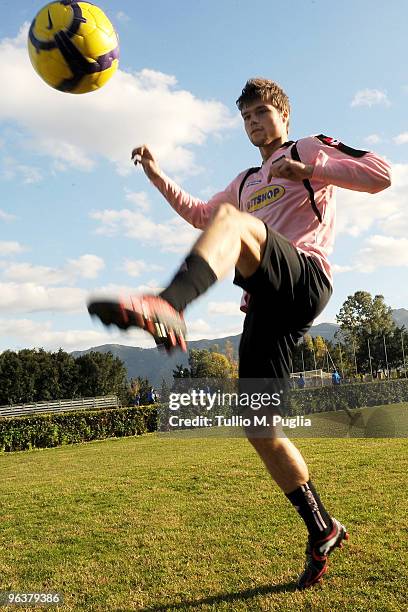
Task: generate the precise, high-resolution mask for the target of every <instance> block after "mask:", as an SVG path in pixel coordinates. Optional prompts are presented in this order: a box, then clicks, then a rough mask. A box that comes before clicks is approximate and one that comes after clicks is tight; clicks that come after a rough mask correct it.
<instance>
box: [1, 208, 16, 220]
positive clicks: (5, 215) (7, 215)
mask: <svg viewBox="0 0 408 612" xmlns="http://www.w3.org/2000/svg"><path fill="white" fill-rule="evenodd" d="M15 219H17V217H16V215H10V213H7V212H6V211H5V210H1V208H0V221H14V220H15Z"/></svg>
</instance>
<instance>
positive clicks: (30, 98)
mask: <svg viewBox="0 0 408 612" xmlns="http://www.w3.org/2000/svg"><path fill="white" fill-rule="evenodd" d="M27 30H28V24H25V25H24V27H23V28H22V29H21V30H20V32H19V34H18V36H17V37H16V38H15V39H3V40H2V41H1V42H0V53H1V57H2V61H1V64H0V82H1V83H3V84H6V85H5V86H4V87H3V89H2V95H1V102H0V121H8V120H10V121H14V122H17V123H18V124H19V125H20V126H22V127H23V128H25V129H26V130H27V131H28V132H29V134H30V135H31V147H32V149H33V150H34V151H35V152H36V153H37V154H39V155H41V154H45V155H47V156H48V157H51V158H53V159H54V160H55V161H56V162H58V163H57V166H56V168H59V169H62V168H63V167H64V163H66V164H68V165H70V166H72V167H76V168H78V169H80V170H90V169H92V167H93V165H94V164H95V163H96V162H95V160H96V159H97V158H98V157H102V158H105V159H108V160H110V161H111V162H112V163H114V164H115V165H116V167H117V168H118V170H119V171H120V172H121V173H126V172H130V171H131V168H132V166H131V162H130V152H131V150H132V148H133V147H135V146H136V145H138V144H141V143H143V142H148V143H149V145H150V146H151V147H152V150H153V151H154V152H155V154H156V155H157V158H158V159H159V161H160V163H162V164H163V166H164V167H165V168H166V169H167V170H168V171H170V172H184V173H188V172H194V171H196V170H197V167H196V162H195V157H194V154H193V153H192V152H191V150H189V148H188V147H190V146H191V145H201V144H203V143H204V142H205V140H206V139H207V137H208V136H209V135H211V134H217V133H219V132H222V131H224V130H228V129H232V128H234V127H235V126H236V116H233V115H231V113H230V112H229V110H228V109H227V108H226V106H224V105H223V104H221V103H220V102H217V101H214V100H201V99H199V98H197V97H195V96H194V95H193V94H192V93H190V92H189V91H186V90H183V89H181V88H178V87H177V81H176V78H175V77H174V76H172V75H167V74H163V73H161V72H157V71H153V70H148V69H144V70H141V71H140V72H138V73H134V74H132V73H129V72H125V71H124V70H118V72H117V73H116V74H115V76H114V77H113V78H112V79H111V81H110V82H109V83H108V84H107V85H106V86H105V87H103V88H102V89H100V90H99V91H97V92H93V93H90V94H85V95H79V96H72V95H68V94H65V93H61V92H58V91H56V90H53V89H52V88H50V87H48V86H47V85H46V84H44V83H43V82H42V81H41V79H40V78H39V77H38V75H36V74H35V72H34V70H33V68H32V66H31V64H30V61H29V57H28V53H27V49H26V37H27ZM107 134H108V135H109V137H107V136H106V135H107ZM28 146H29V144H28Z"/></svg>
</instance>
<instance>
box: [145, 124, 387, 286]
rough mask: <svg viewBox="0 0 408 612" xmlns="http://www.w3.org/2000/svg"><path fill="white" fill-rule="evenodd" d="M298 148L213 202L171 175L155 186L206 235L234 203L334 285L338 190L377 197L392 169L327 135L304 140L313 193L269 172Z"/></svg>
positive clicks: (283, 150) (285, 149)
mask: <svg viewBox="0 0 408 612" xmlns="http://www.w3.org/2000/svg"><path fill="white" fill-rule="evenodd" d="M292 147H293V144H291V143H286V144H285V145H282V147H280V148H279V149H278V150H277V151H275V152H274V153H273V154H272V155H271V157H270V158H269V159H268V160H267V161H266V162H264V163H263V164H262V167H261V168H260V169H259V170H258V171H257V172H255V173H253V174H251V175H250V176H248V178H247V180H246V181H245V184H244V185H243V187H242V192H241V198H239V189H240V186H241V183H242V180H243V178H244V177H245V174H246V170H245V171H243V172H241V173H240V174H239V175H238V176H237V177H236V178H235V179H234V180H233V181H232V182H231V183H230V184H229V185H228V186H227V187H226V188H225V189H224V191H220V192H219V193H217V194H216V195H214V196H213V197H212V198H211V199H210V200H209V201H208V202H203V201H202V200H200V199H197V198H194V197H193V196H191V195H190V194H188V193H186V192H185V191H183V190H182V189H181V188H180V187H179V186H178V185H176V183H174V182H173V181H171V180H170V179H169V178H168V177H166V176H165V175H163V174H162V175H161V177H160V178H158V179H156V180H155V181H154V184H155V186H156V187H157V188H158V189H159V190H160V191H161V193H162V194H163V195H164V197H165V198H166V200H167V201H168V202H169V203H170V204H171V206H172V207H173V208H174V210H175V211H176V212H177V213H178V214H179V215H181V216H182V217H183V219H185V220H186V221H188V222H189V223H191V224H192V225H194V227H197V228H199V229H204V228H205V227H206V225H207V223H208V222H209V220H210V219H211V215H212V213H213V211H214V209H216V208H217V207H218V206H219V205H220V204H222V203H225V202H229V203H230V204H233V205H234V206H236V207H237V208H239V209H240V210H242V211H245V212H248V213H250V214H252V215H255V216H256V217H258V218H259V219H261V220H262V221H264V223H266V225H268V226H269V227H270V228H272V229H274V230H275V231H277V232H279V233H280V234H282V235H283V236H285V237H286V238H287V239H288V240H290V241H291V243H292V244H293V246H294V247H296V249H298V250H299V251H301V252H303V253H306V254H307V255H309V256H311V257H313V258H314V259H316V261H317V263H318V264H319V265H320V267H321V268H322V269H323V271H324V272H325V274H326V275H327V277H328V279H329V280H330V282H331V283H332V272H331V266H330V263H329V260H328V256H329V254H330V253H331V251H332V250H333V244H334V228H335V219H336V203H335V191H336V189H335V187H336V186H337V187H343V188H345V189H352V190H354V191H365V192H368V193H377V192H378V191H381V190H382V189H385V188H386V187H388V186H389V185H390V183H391V179H390V167H389V165H388V164H387V162H386V161H384V160H383V159H381V157H379V156H378V155H376V154H374V153H370V152H365V151H356V150H355V149H352V148H350V147H347V146H345V145H343V144H342V143H340V142H339V141H337V140H334V139H332V138H328V137H326V136H323V135H319V136H310V137H307V138H302V139H301V140H298V141H297V143H296V147H297V150H298V153H299V157H300V160H301V161H302V162H303V163H305V164H313V165H314V171H313V175H312V178H311V179H310V181H309V187H310V188H311V190H312V197H313V199H314V206H315V207H314V208H313V206H312V204H311V195H310V189H309V191H308V189H307V188H306V186H305V184H304V183H303V182H302V181H290V180H288V179H282V178H278V179H273V178H272V180H271V181H269V182H268V180H267V177H268V173H269V169H270V167H271V164H272V163H273V161H274V160H276V159H277V158H278V157H281V156H282V155H285V156H286V157H288V158H291V153H292Z"/></svg>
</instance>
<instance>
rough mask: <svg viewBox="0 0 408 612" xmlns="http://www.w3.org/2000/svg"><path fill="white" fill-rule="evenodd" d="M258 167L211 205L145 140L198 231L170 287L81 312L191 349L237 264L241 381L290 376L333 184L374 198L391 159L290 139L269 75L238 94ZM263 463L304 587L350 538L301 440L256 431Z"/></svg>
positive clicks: (321, 282) (320, 304)
mask: <svg viewBox="0 0 408 612" xmlns="http://www.w3.org/2000/svg"><path fill="white" fill-rule="evenodd" d="M237 105H238V108H239V110H240V111H241V115H242V118H243V121H244V126H245V130H246V133H247V135H248V138H249V140H250V142H251V143H252V144H253V145H254V146H256V147H258V148H259V151H260V153H261V156H262V166H261V167H259V168H253V169H250V170H249V171H247V170H245V171H243V172H242V173H240V174H239V175H238V176H237V177H236V178H235V179H234V180H233V181H232V183H230V185H228V187H227V188H226V189H225V190H224V191H222V192H220V193H218V194H216V195H215V196H214V197H213V198H211V200H210V201H209V202H202V201H201V200H199V199H197V198H194V197H192V196H191V195H189V194H187V193H185V192H184V191H182V190H181V189H180V187H179V186H178V185H176V184H175V183H174V182H173V181H171V180H170V179H169V178H168V177H167V176H165V175H164V174H163V173H162V172H161V170H160V168H159V166H158V164H157V162H156V160H155V158H154V156H153V155H152V153H151V151H150V150H149V148H148V147H147V146H145V145H144V146H140V147H137V148H136V149H134V150H133V152H132V158H133V159H134V162H135V164H138V163H140V164H141V165H142V167H143V170H144V172H145V173H146V175H147V176H148V178H149V179H150V180H151V181H152V183H153V184H154V185H155V187H157V189H159V190H160V191H161V193H162V194H163V196H164V197H165V198H166V200H167V201H168V202H169V203H170V204H171V206H172V207H173V208H174V209H175V210H176V211H177V212H178V213H179V214H180V215H181V216H182V217H183V218H184V219H185V220H186V221H188V222H189V223H191V224H192V225H194V226H195V227H198V228H200V229H202V230H204V231H203V233H202V234H201V236H200V237H199V239H198V240H197V242H196V243H195V245H194V247H193V249H192V251H191V252H190V254H189V255H188V256H187V258H186V260H185V261H184V263H183V264H182V266H181V267H180V269H179V271H178V272H177V274H176V275H175V277H174V278H173V280H172V282H171V283H170V285H169V286H168V287H167V288H166V289H165V290H164V291H163V292H162V293H161V294H160V295H159V296H149V295H147V296H132V297H129V298H126V299H118V300H116V301H108V302H107V301H92V302H91V303H90V304H89V306H88V310H89V312H90V314H91V315H96V316H98V317H99V318H100V319H101V320H102V322H103V323H104V324H106V325H110V324H115V325H117V326H118V327H120V328H122V329H127V328H128V327H130V326H137V327H141V328H143V329H146V330H147V331H148V332H150V333H151V334H152V336H153V337H154V339H155V340H156V342H157V344H159V345H160V344H161V345H164V347H165V348H166V349H167V350H171V349H172V348H174V347H175V346H180V347H181V348H182V349H184V350H186V344H185V340H184V334H185V330H186V328H185V323H184V319H183V314H182V313H183V311H184V309H185V307H186V306H187V305H188V304H189V303H190V302H191V301H193V300H194V299H195V298H197V297H198V296H200V295H201V294H203V293H204V292H205V291H206V290H207V289H208V288H209V287H210V286H211V285H212V284H213V283H215V282H216V281H217V280H219V279H220V278H222V277H223V276H224V275H225V274H226V273H227V272H228V271H229V270H230V269H231V268H232V267H235V279H234V283H235V284H237V285H239V286H240V287H242V288H243V289H244V299H243V304H242V309H243V310H244V311H245V312H246V318H245V322H244V329H243V333H242V338H241V343H240V350H239V376H240V378H242V379H244V378H246V379H248V378H249V379H252V378H266V379H268V378H271V379H272V378H276V379H282V378H283V379H287V378H288V377H289V374H290V372H291V357H292V351H293V347H294V346H295V344H296V343H297V342H298V341H299V339H300V338H301V337H302V336H303V335H304V334H305V333H306V332H307V330H308V329H309V327H310V326H311V324H312V322H313V320H314V319H315V317H316V316H317V315H318V314H319V313H320V312H321V311H322V310H323V308H324V306H325V305H326V303H327V301H328V300H329V298H330V296H331V293H332V274H331V268H330V264H329V261H328V255H329V253H330V251H331V250H332V246H333V240H334V222H335V200H334V193H335V186H338V187H344V188H346V189H353V190H356V191H365V192H370V193H376V192H378V191H381V190H382V189H385V188H386V187H388V186H389V185H390V173H389V166H388V165H387V163H386V162H385V161H384V160H382V159H381V158H379V157H378V156H377V155H375V154H373V153H368V152H366V151H360V150H355V149H352V148H350V147H347V146H346V145H343V144H342V143H340V142H339V141H337V140H334V139H332V138H328V137H326V136H323V135H320V136H312V137H308V138H303V139H301V140H299V141H298V142H296V143H293V142H291V141H287V135H288V125H289V115H290V106H289V100H288V97H287V95H286V94H285V93H284V91H283V90H282V89H281V88H280V87H279V86H278V85H277V84H276V83H274V82H273V81H270V80H267V79H251V80H249V81H248V82H247V83H246V85H245V87H244V89H243V90H242V94H241V96H240V97H239V98H238V100H237ZM247 435H248V437H249V440H250V442H251V443H252V445H253V446H254V448H255V449H256V451H257V452H258V454H259V456H260V457H261V459H262V460H263V462H264V464H265V466H266V468H267V469H268V471H269V473H270V474H271V476H272V478H273V479H274V480H275V481H276V483H277V484H278V485H279V487H280V488H281V489H282V491H283V492H284V493H285V494H286V496H287V497H288V499H289V500H290V502H291V503H292V504H293V505H294V507H295V508H296V510H297V511H298V512H299V514H300V516H301V517H302V518H303V520H304V521H305V524H306V527H307V529H308V532H309V539H308V545H307V549H306V565H305V569H304V571H303V573H302V574H301V575H300V577H299V580H298V586H299V588H306V587H309V586H311V585H312V584H314V583H316V582H318V581H319V580H320V579H321V577H322V575H323V574H324V572H325V571H326V567H327V557H328V555H329V554H330V553H331V552H332V551H333V550H334V549H335V548H336V547H341V546H342V541H343V540H344V539H347V537H348V535H347V533H346V529H345V527H344V526H343V525H341V523H340V522H339V521H337V520H336V519H335V518H333V517H331V516H330V515H329V514H328V512H327V510H326V509H325V507H324V505H323V503H322V502H321V500H320V498H319V496H318V494H317V492H316V490H315V488H314V486H313V484H312V482H311V481H310V479H309V473H308V469H307V466H306V464H305V461H304V459H303V457H302V456H301V454H300V452H299V451H298V450H297V449H296V447H295V446H294V445H293V444H292V443H291V442H290V441H289V440H288V439H287V438H286V437H283V436H278V435H275V434H274V433H272V434H271V435H268V436H265V437H257V436H253V437H252V436H251V434H250V433H248V432H247Z"/></svg>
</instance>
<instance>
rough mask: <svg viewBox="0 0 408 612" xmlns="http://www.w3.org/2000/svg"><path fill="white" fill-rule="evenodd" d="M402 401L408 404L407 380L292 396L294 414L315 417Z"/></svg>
mask: <svg viewBox="0 0 408 612" xmlns="http://www.w3.org/2000/svg"><path fill="white" fill-rule="evenodd" d="M400 402H408V379H400V380H385V381H378V382H364V383H356V384H352V385H336V386H330V387H318V388H314V389H307V388H304V389H296V390H293V391H291V393H290V411H291V413H292V414H313V413H314V412H330V411H334V410H344V409H347V408H351V409H352V408H361V407H363V406H380V405H382V404H398V403H400Z"/></svg>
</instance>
